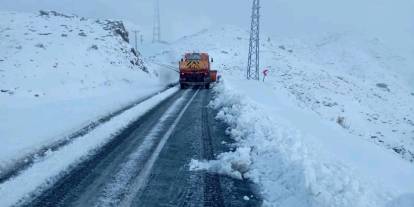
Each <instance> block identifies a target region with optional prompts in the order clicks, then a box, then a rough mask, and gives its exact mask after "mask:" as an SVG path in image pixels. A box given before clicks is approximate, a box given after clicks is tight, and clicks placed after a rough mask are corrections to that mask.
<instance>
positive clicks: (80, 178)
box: [22, 89, 261, 207]
mask: <svg viewBox="0 0 414 207" xmlns="http://www.w3.org/2000/svg"><path fill="white" fill-rule="evenodd" d="M210 97H211V92H210V91H209V90H200V89H192V90H183V91H178V92H177V93H175V94H174V95H173V96H171V97H170V98H168V99H166V100H165V101H163V102H162V103H160V104H159V105H158V106H157V107H156V108H154V109H152V110H151V111H149V112H148V113H147V114H146V115H144V116H143V117H141V118H140V119H139V120H137V121H136V122H134V123H133V124H132V125H131V126H130V127H128V128H127V129H126V130H124V131H123V132H122V133H121V134H119V135H118V136H117V137H116V138H114V139H113V140H112V141H111V142H109V143H108V144H106V145H105V146H104V147H103V148H101V149H100V150H99V152H98V153H96V155H95V156H93V157H92V158H90V159H88V160H86V161H85V162H83V163H81V164H80V165H79V166H77V167H75V168H74V169H73V170H72V171H70V172H69V173H67V174H66V175H65V176H63V177H62V178H61V179H60V180H59V181H57V182H56V183H55V184H54V185H53V186H52V187H51V188H50V189H47V190H45V191H44V192H41V193H39V194H38V195H35V196H33V199H31V200H28V201H26V202H25V203H23V204H22V205H23V206H42V207H44V206H259V205H260V204H261V202H260V199H259V198H258V197H257V196H256V195H255V194H254V190H253V185H252V184H251V183H250V182H248V181H243V180H239V179H234V178H231V177H228V176H224V175H218V174H214V173H210V172H203V171H190V168H189V163H190V162H191V159H199V160H202V159H207V160H210V159H213V158H214V157H215V155H216V154H218V153H221V152H224V151H228V150H230V149H229V148H228V147H226V145H223V144H222V143H223V142H227V143H231V140H230V138H229V137H228V136H226V135H225V133H224V132H225V128H226V127H225V126H224V125H223V123H220V122H218V121H216V120H215V119H214V114H216V113H215V112H214V111H213V110H212V109H210V108H208V103H209V100H210Z"/></svg>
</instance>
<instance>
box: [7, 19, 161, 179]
mask: <svg viewBox="0 0 414 207" xmlns="http://www.w3.org/2000/svg"><path fill="white" fill-rule="evenodd" d="M0 19H1V21H0V48H2V49H1V50H0V122H1V125H0V138H1V141H2V144H1V146H0V171H1V169H2V168H3V167H7V166H8V165H10V164H13V160H14V159H19V158H21V157H23V156H25V155H26V154H28V153H33V152H34V151H36V150H37V149H39V148H40V147H42V146H44V145H48V144H50V143H52V142H54V141H56V140H58V139H62V138H63V137H64V136H65V135H67V134H70V133H72V132H73V131H76V130H78V129H79V128H81V127H82V126H85V125H86V124H87V123H89V122H90V121H95V120H96V119H98V118H99V117H101V116H104V115H107V114H108V113H110V112H112V111H115V110H117V109H119V108H121V107H122V106H125V105H127V104H128V103H131V102H133V101H135V100H137V99H139V98H140V97H144V96H147V95H149V94H152V93H154V92H156V91H159V90H161V89H162V88H164V86H165V85H162V84H160V82H159V81H158V78H157V77H156V76H155V75H154V74H153V73H152V72H151V71H149V72H148V69H147V68H146V67H145V66H144V65H143V60H142V57H141V55H140V54H139V53H135V52H134V51H132V50H131V46H130V45H129V44H128V42H127V40H128V36H127V34H126V33H125V32H126V30H125V29H124V26H123V24H122V23H121V22H117V21H108V20H94V19H85V18H81V17H76V16H67V15H63V14H59V13H56V12H40V13H39V14H26V13H13V12H1V13H0ZM134 53H135V54H134Z"/></svg>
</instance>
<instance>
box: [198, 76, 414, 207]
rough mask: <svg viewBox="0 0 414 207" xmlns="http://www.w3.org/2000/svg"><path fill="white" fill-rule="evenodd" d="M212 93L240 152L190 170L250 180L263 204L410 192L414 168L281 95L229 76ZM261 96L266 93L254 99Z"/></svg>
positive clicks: (355, 201)
mask: <svg viewBox="0 0 414 207" xmlns="http://www.w3.org/2000/svg"><path fill="white" fill-rule="evenodd" d="M226 83H227V79H226ZM234 86H237V87H235V88H232V87H234ZM249 88H250V89H249ZM251 88H253V89H251ZM257 89H259V90H257ZM261 90H264V91H265V92H259V91H261ZM215 91H216V93H217V94H216V98H215V100H214V101H213V102H212V103H211V106H212V107H214V108H216V109H218V110H220V112H219V113H218V115H217V118H218V119H220V120H222V121H224V122H226V123H227V124H228V125H229V126H230V127H229V129H228V133H229V134H230V136H231V137H232V138H234V139H235V140H236V141H237V142H236V143H237V150H236V151H235V152H229V153H224V154H222V155H219V156H218V160H216V161H201V162H200V161H193V162H192V163H191V169H193V170H200V169H208V170H212V171H215V172H219V173H226V174H229V175H232V176H236V177H245V178H248V179H252V180H253V181H254V182H255V183H258V184H259V185H260V187H261V190H262V192H261V193H262V194H263V197H264V199H265V200H264V206H343V207H345V206H386V205H387V203H388V202H396V201H394V200H393V199H397V200H398V199H399V198H398V197H399V196H400V195H404V193H413V192H414V188H413V186H414V185H413V184H414V183H413V182H412V178H413V176H414V167H413V166H411V165H410V164H409V163H407V162H405V161H403V160H400V159H399V158H398V157H395V156H393V155H392V154H389V153H388V152H387V151H386V150H384V149H382V148H379V147H377V146H375V145H370V144H369V143H366V142H364V141H362V140H359V139H358V138H357V137H354V136H350V135H349V134H347V133H346V132H344V131H342V130H341V128H339V127H337V126H336V125H335V124H332V123H329V122H326V121H323V120H320V119H319V118H318V117H317V116H315V115H314V114H312V113H309V112H307V111H304V110H302V109H300V108H297V107H294V106H291V102H292V101H293V100H291V99H290V100H283V99H281V98H282V97H283V96H280V95H283V93H282V94H272V93H271V91H269V90H267V91H266V89H265V88H261V87H260V86H259V85H258V84H256V83H249V84H248V85H246V84H245V85H243V84H238V83H237V81H234V80H231V81H230V84H228V85H227V84H221V85H219V86H217V87H216V88H215ZM242 91H243V95H242ZM264 94H266V95H267V96H271V97H268V98H259V97H262V96H263V95H264ZM274 101H277V102H276V103H278V104H277V105H275V104H274ZM379 158H380V159H379ZM238 173H240V174H238ZM240 175H243V176H240ZM406 202H411V200H409V199H408V201H406Z"/></svg>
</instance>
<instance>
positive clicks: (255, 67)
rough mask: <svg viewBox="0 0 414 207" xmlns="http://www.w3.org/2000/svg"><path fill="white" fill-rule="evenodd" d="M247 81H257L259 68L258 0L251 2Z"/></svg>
mask: <svg viewBox="0 0 414 207" xmlns="http://www.w3.org/2000/svg"><path fill="white" fill-rule="evenodd" d="M251 21H252V22H251V29H250V42H249V58H248V63H247V79H252V80H259V78H260V75H259V67H260V0H253V6H252V20H251Z"/></svg>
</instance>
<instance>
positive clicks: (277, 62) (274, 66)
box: [154, 26, 414, 162]
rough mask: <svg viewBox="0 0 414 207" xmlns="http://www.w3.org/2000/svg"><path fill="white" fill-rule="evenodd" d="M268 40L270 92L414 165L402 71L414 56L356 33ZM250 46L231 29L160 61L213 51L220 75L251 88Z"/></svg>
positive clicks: (410, 96) (412, 116)
mask: <svg viewBox="0 0 414 207" xmlns="http://www.w3.org/2000/svg"><path fill="white" fill-rule="evenodd" d="M262 39H263V40H262V43H261V45H262V48H261V54H262V57H261V65H262V68H263V69H265V68H266V69H268V70H269V71H270V72H269V77H267V80H266V82H269V83H272V84H271V86H269V87H272V88H274V89H280V88H283V89H284V90H286V91H288V95H289V96H293V97H295V99H296V100H297V101H296V103H295V104H296V105H298V106H300V107H302V108H306V109H309V110H311V111H313V112H314V113H316V114H318V115H319V116H320V117H321V118H323V119H324V120H329V121H332V122H336V123H338V124H339V125H341V126H342V127H343V128H344V130H346V131H347V132H348V133H350V134H353V135H356V136H359V137H361V139H364V140H367V141H369V142H372V143H375V144H377V145H380V146H382V147H384V148H386V149H389V150H390V151H392V152H394V153H397V154H399V155H400V156H401V157H402V158H403V159H405V160H408V161H411V162H413V161H414V106H413V104H412V103H414V88H412V87H410V85H409V84H410V83H407V82H406V81H405V77H401V75H400V74H398V73H397V72H394V71H397V70H396V69H395V68H399V71H400V70H402V69H401V68H406V70H409V69H410V68H412V67H411V64H410V62H409V61H408V60H409V59H410V58H412V54H403V55H401V54H399V53H397V52H395V53H393V51H392V50H390V49H388V48H387V47H386V45H385V44H383V43H382V42H381V41H380V40H379V39H378V38H375V37H372V38H371V37H369V36H364V35H363V34H358V33H350V32H344V33H335V34H329V35H327V36H324V37H319V38H315V37H306V38H303V39H285V38H280V37H267V38H264V37H262ZM247 46H248V33H247V32H246V31H243V30H241V29H239V28H235V27H231V26H227V27H222V28H214V29H210V30H203V31H201V32H199V33H197V34H195V35H193V36H188V37H184V38H182V39H180V40H178V41H177V42H175V43H173V44H172V45H171V46H170V48H167V49H164V50H163V51H162V52H160V53H159V54H158V55H156V56H154V59H159V60H161V61H162V59H165V58H166V57H169V56H172V55H171V54H174V55H175V56H176V57H179V56H180V55H182V54H183V53H184V52H189V51H206V52H208V53H210V54H211V56H212V57H213V58H214V59H215V63H214V65H213V67H215V69H217V70H219V73H221V74H222V75H224V76H237V77H239V78H240V81H244V77H243V76H244V74H245V68H246V59H247V51H248V48H247ZM413 78H414V77H413Z"/></svg>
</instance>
